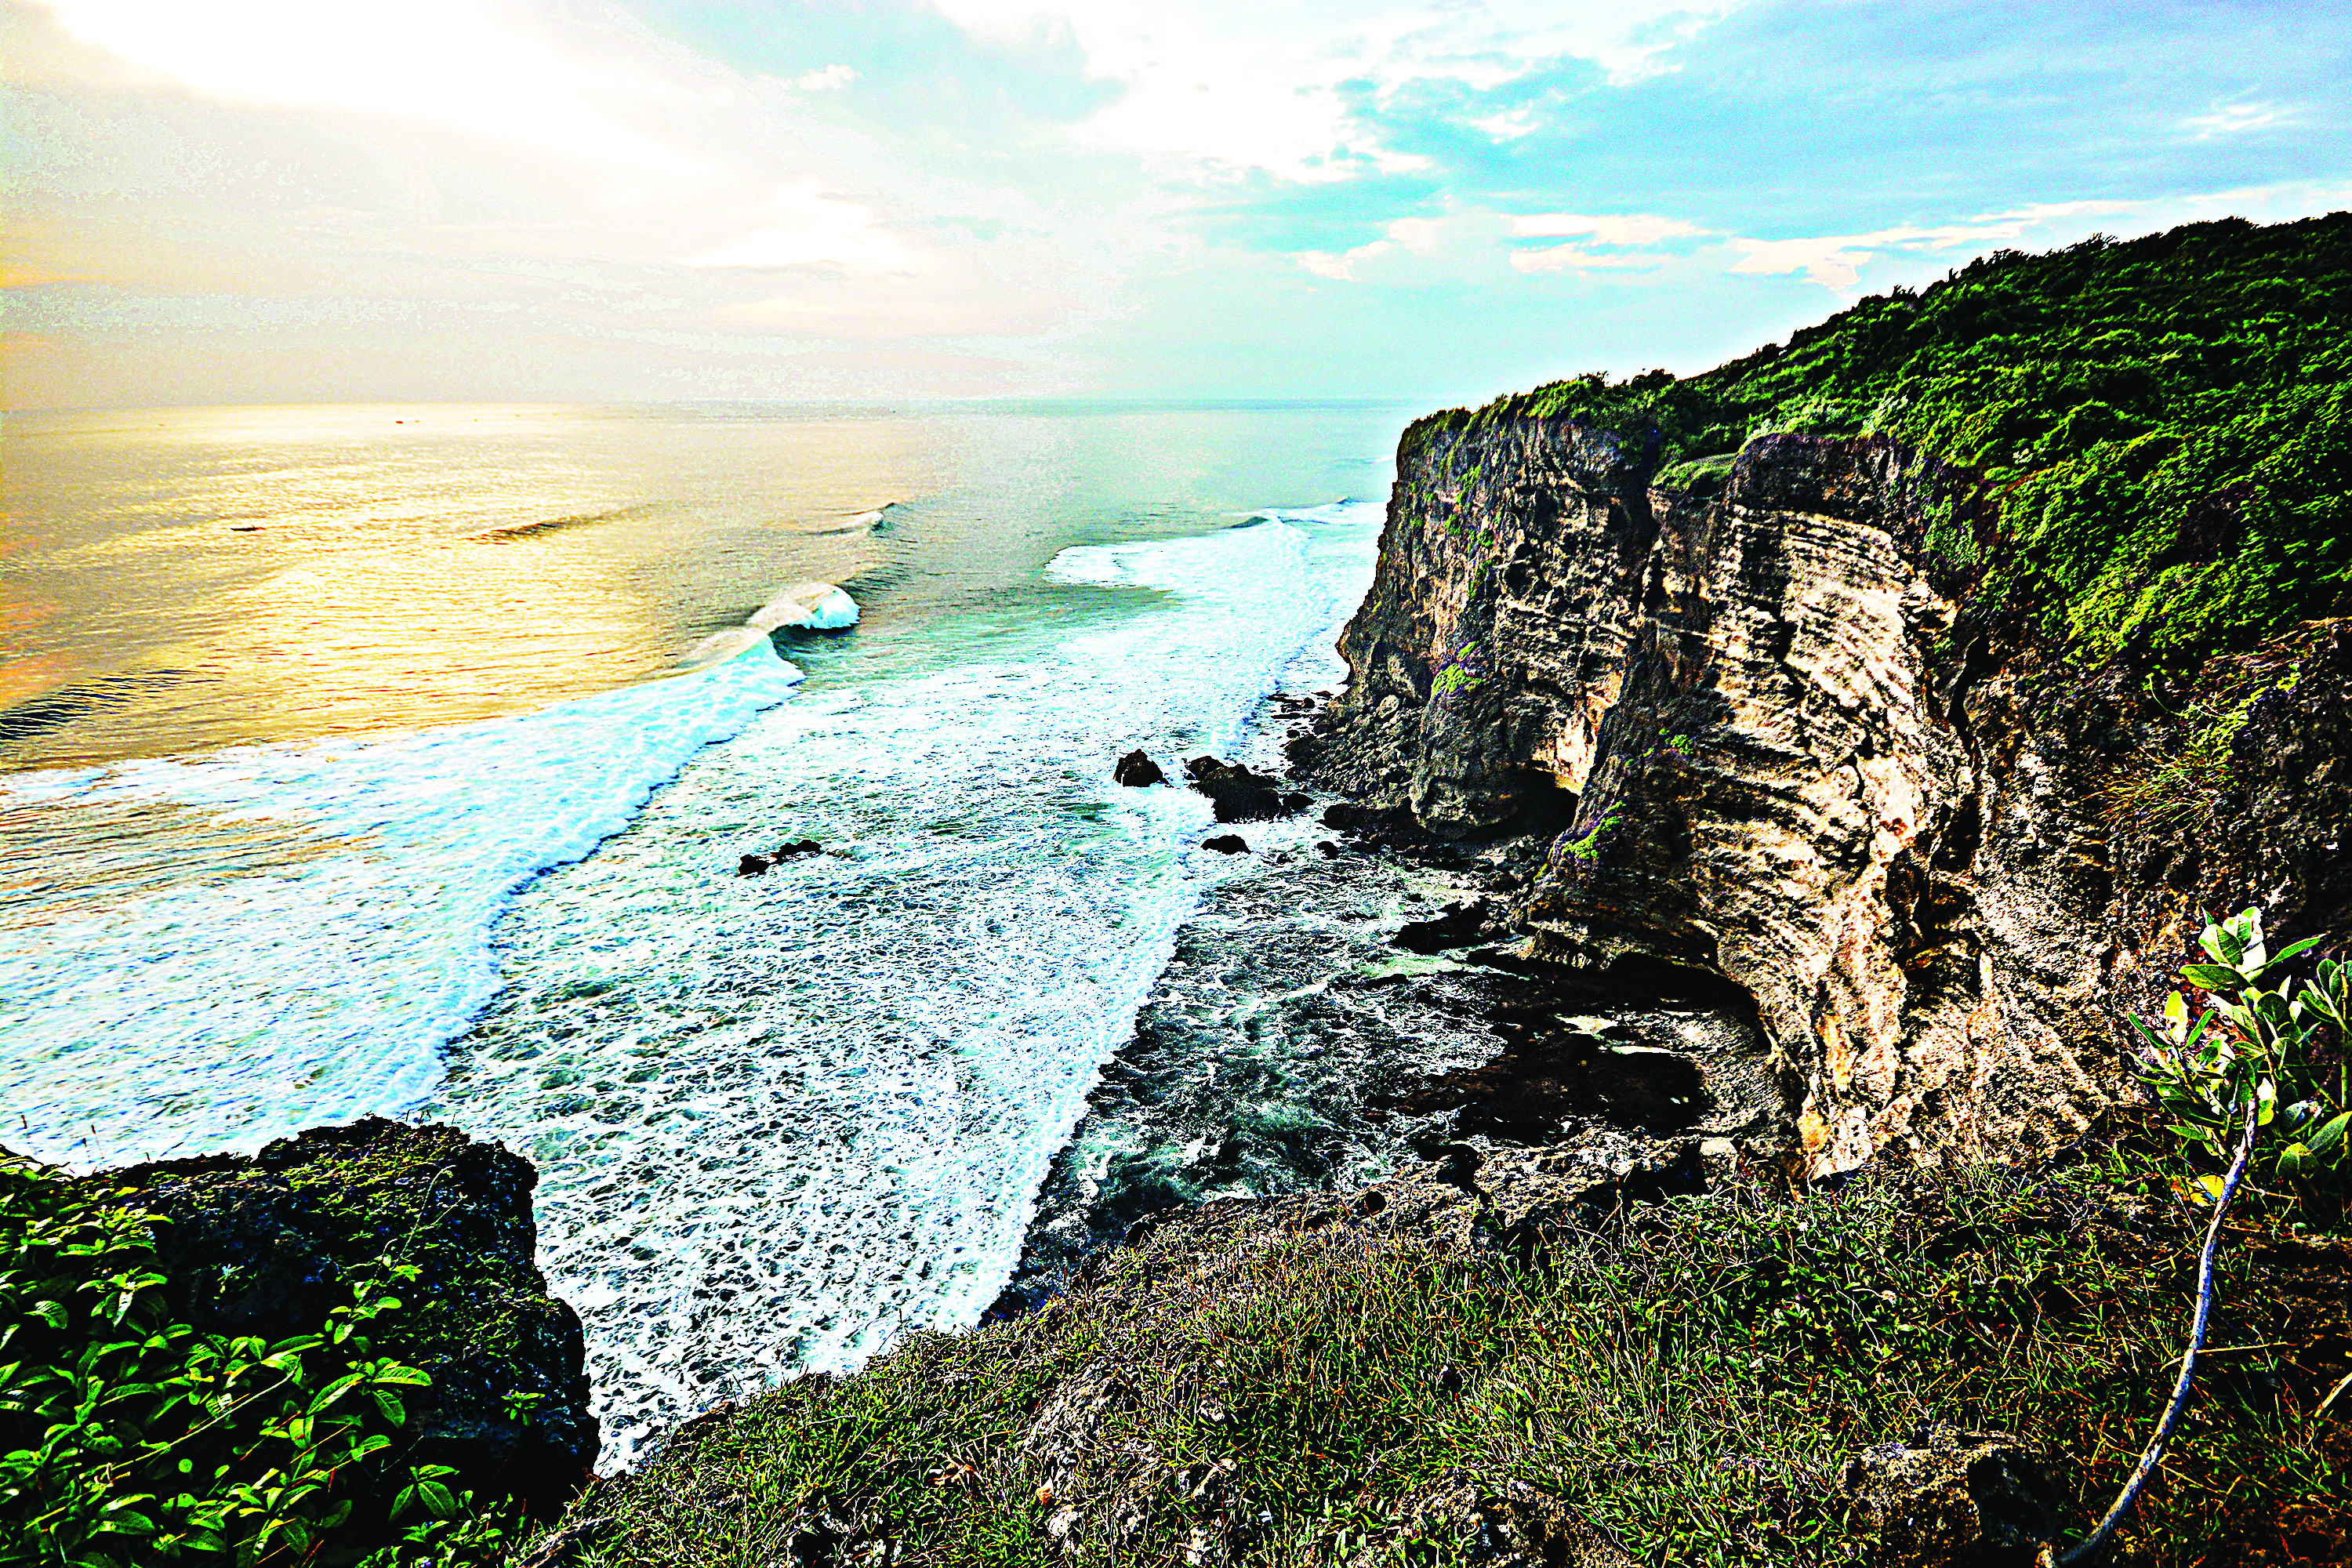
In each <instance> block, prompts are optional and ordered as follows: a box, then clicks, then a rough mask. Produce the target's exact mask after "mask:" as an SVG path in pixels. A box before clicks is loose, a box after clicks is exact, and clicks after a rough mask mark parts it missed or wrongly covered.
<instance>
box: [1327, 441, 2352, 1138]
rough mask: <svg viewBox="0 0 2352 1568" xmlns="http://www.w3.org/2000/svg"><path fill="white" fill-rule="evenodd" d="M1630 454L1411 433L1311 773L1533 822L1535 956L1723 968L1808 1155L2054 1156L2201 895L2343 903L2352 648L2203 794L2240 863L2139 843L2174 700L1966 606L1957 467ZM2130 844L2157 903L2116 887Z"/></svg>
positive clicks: (1986, 531)
mask: <svg viewBox="0 0 2352 1568" xmlns="http://www.w3.org/2000/svg"><path fill="white" fill-rule="evenodd" d="M1652 466H1653V455H1652V454H1651V452H1650V451H1649V450H1647V449H1646V448H1645V447H1643V444H1642V443H1640V442H1638V441H1635V440H1629V439H1627V438H1624V437H1620V436H1617V435H1615V434H1612V432H1609V431H1606V430H1601V429H1598V428H1595V427H1593V426H1589V425H1585V424H1582V423H1580V422H1578V421H1576V420H1573V419H1569V418H1558V419H1538V418H1505V419H1500V420H1493V421H1489V422H1486V423H1483V424H1472V425H1470V426H1467V427H1464V426H1461V425H1460V424H1459V422H1445V421H1432V422H1424V423H1423V425H1421V426H1415V427H1414V429H1412V430H1411V431H1408V432H1407V434H1406V437H1405V439H1404V441H1403V443H1402V445H1401V447H1400V450H1399V459H1398V476H1397V482H1396V487H1395V489H1394V492H1393V494H1392V497H1391V502H1390V510H1389V517H1388V523H1387V528H1386V531H1385V533H1384V535H1383V538H1382V543H1381V560H1380V565H1379V569H1378V574H1377V576H1376V579H1375V582H1374V584H1373V587H1372V590H1371V592H1370V595H1368V597H1367V598H1366V600H1365V603H1364V605H1363V607H1362V608H1361V609H1360V611H1359V613H1358V614H1357V616H1356V617H1355V618H1354V620H1353V621H1352V622H1351V623H1350V624H1349V626H1348V629H1347V631H1346V633H1345V635H1344V636H1343V637H1342V639H1341V642H1340V651H1341V653H1342V654H1343V655H1344V657H1345V658H1347V660H1348V662H1349V666H1350V668H1351V669H1352V671H1353V676H1354V679H1353V680H1352V682H1351V684H1350V685H1349V689H1348V690H1347V691H1346V692H1345V693H1344V694H1343V696H1342V697H1341V698H1340V700H1339V701H1338V702H1337V703H1336V704H1335V705H1334V707H1333V709H1332V710H1331V713H1330V715H1329V718H1328V721H1327V722H1326V724H1325V726H1324V727H1323V729H1322V731H1320V732H1319V733H1318V736H1316V737H1315V738H1314V739H1313V740H1312V741H1311V742H1309V743H1308V744H1307V746H1305V747H1304V748H1302V752H1301V760H1302V762H1303V763H1305V765H1306V767H1307V771H1308V772H1309V773H1310V774H1311V775H1313V776H1315V777H1318V779H1319V780H1321V781H1322V782H1324V783H1326V784H1331V785H1334V786H1336V787H1339V788H1341V789H1344V790H1347V791H1349V793H1351V794H1353V795H1356V796H1358V797H1359V798H1360V799H1361V800H1362V801H1364V802H1365V803H1366V804H1367V805H1370V806H1373V807H1376V808H1383V809H1391V810H1398V809H1402V810H1409V811H1410V812H1411V813H1412V815H1413V816H1414V817H1415V818H1416V819H1417V820H1418V821H1419V822H1420V824H1421V825H1422V826H1424V827H1425V828H1427V829H1429V830H1431V831H1433V832H1436V833H1439V834H1443V835H1447V836H1453V837H1471V836H1476V835H1481V834H1489V833H1496V832H1505V831H1511V830H1514V829H1517V830H1526V829H1527V828H1528V827H1530V826H1536V827H1540V828H1541V829H1542V830H1544V831H1545V832H1546V833H1547V834H1548V836H1550V837H1551V838H1552V842H1551V845H1550V849H1549V854H1548V855H1547V857H1546V858H1545V861H1544V864H1543V867H1542V868H1541V869H1540V870H1539V871H1538V873H1537V875H1536V876H1535V878H1534V879H1533V882H1532V885H1531V886H1530V887H1528V889H1525V890H1524V892H1523V894H1522V895H1521V897H1520V899H1519V900H1518V901H1517V905H1516V907H1515V909H1514V910H1513V917H1514V919H1515V921H1516V923H1517V928H1518V930H1519V931H1520V932H1521V934H1522V935H1523V937H1524V938H1525V943H1526V945H1525V949H1524V951H1525V953H1526V955H1527V956H1528V957H1529V958H1530V959H1533V960H1536V961H1538V962H1543V963H1556V964H1560V965H1565V966H1568V967H1570V968H1573V969H1577V970H1580V971H1585V972H1588V973H1590V972H1599V973H1609V972H1612V971H1617V972H1628V973H1631V972H1638V971H1640V970H1642V969H1644V968H1648V969H1652V970H1654V969H1656V968H1657V967H1659V966H1667V967H1671V968H1674V969H1678V970H1683V971H1688V972H1697V973H1705V974H1708V975H1715V976H1721V977H1722V978H1725V979H1727V980H1730V981H1732V982H1734V983H1735V984H1738V985H1739V986H1740V987H1742V988H1744V989H1745V990H1746V991H1747V992H1748V994H1750V995H1751V996H1752V997H1753V998H1754V999H1755V1002H1756V1005H1757V1011H1758V1016H1759V1023H1760V1025H1761V1027H1762V1029H1763V1031H1764V1034H1765V1036H1766V1037H1767V1039H1768V1040H1769V1043H1770V1046H1771V1047H1772V1049H1773V1052H1774V1060H1775V1065H1776V1068H1777V1072H1778V1076H1779V1078H1780V1081H1781V1083H1782V1085H1783V1087H1784V1089H1785V1091H1786V1093H1787V1095H1788V1099H1789V1105H1790V1115H1791V1122H1792V1126H1791V1142H1792V1147H1793V1148H1794V1149H1795V1151H1796V1153H1797V1157H1798V1160H1799V1163H1801V1166H1802V1167H1803V1168H1804V1169H1805V1170H1806V1171H1807V1172H1809V1173H1822V1172H1827V1171H1832V1170H1839V1169H1846V1168H1851V1167H1853V1166H1855V1165H1858V1164H1861V1163H1865V1162H1868V1161H1870V1160H1873V1159H1875V1158H1881V1157H1892V1158H1912V1159H1927V1158H1935V1159H1948V1158H1993V1159H2008V1158H2015V1157H2021V1156H2027V1155H2031V1154H2032V1153H2033V1152H2036V1151H2039V1150H2042V1149H2046V1148H2047V1147H2049V1146H2050V1145H2051V1144H2052V1143H2053V1142H2056V1141H2059V1140H2062V1139H2063V1138H2065V1137H2066V1136H2069V1135H2071V1134H2072V1133H2073V1132H2074V1131H2077V1130H2079V1129H2080V1128H2081V1127H2083V1126H2084V1124H2085V1123H2086V1122H2087V1121H2088V1120H2089V1119H2090V1118H2091V1117H2092V1116H2093V1115H2094V1114H2095V1113H2096V1111H2097V1110H2099V1109H2101V1108H2102V1107H2103V1106H2104V1105H2105V1104H2107V1103H2109V1102H2110V1101H2111V1100H2113V1099H2114V1098H2115V1097H2116V1096H2117V1095H2118V1094H2121V1093H2124V1092H2126V1085H2127V1081H2128V1080H2127V1076H2126V1073H2125V1071H2124V1062H2123V1056H2122V1035H2121V1026H2120V1023H2119V1018H2118V1011H2119V1006H2120V1005H2121V1004H2122V1003H2124V1002H2126V1001H2130V1000H2133V999H2135V998H2136V997H2137V994H2138V993H2140V992H2142V991H2145V990H2147V988H2148V986H2149V985H2150V984H2152V983H2153V981H2154V979H2155V978H2158V977H2162V976H2168V974H2169V973H2170V972H2171V968H2172V963H2173V961H2174V960H2175V959H2176V958H2178V957H2179V956H2181V954H2180V952H2179V949H2180V947H2181V941H2182V937H2183V935H2184V932H2185V931H2186V922H2187V921H2189V919H2191V918H2193V915H2194V909H2193V907H2192V906H2193V905H2194V904H2195V903H2196V902H2197V901H2198V900H2199V899H2200V898H2203V899H2207V900H2210V902H2211V903H2212V904H2213V906H2214V907H2219V906H2220V905H2221V904H2222V903H2224V902H2226V901H2228V900H2231V899H2234V898H2238V897H2247V898H2252V897H2260V898H2261V899H2262V900H2263V901H2264V902H2265V904H2266V906H2267V907H2268V908H2269V909H2270V910H2272V911H2273V926H2274V928H2275V929H2282V930H2289V931H2293V930H2294V929H2297V928H2307V929H2324V928H2325V927H2326V925H2327V924H2328V922H2330V921H2341V920H2342V919H2343V918H2344V914H2345V909H2344V906H2345V903H2346V901H2347V888H2346V886H2345V885H2344V884H2345V881H2346V877H2345V874H2344V873H2342V872H2341V871H2339V870H2337V869H2336V866H2337V865H2338V864H2339V863H2340V861H2341V857H2338V856H2336V855H2334V854H2333V853H2332V852H2329V853H2319V852H2316V851H2315V850H2313V849H2308V848H2303V847H2294V846H2295V845H2296V844H2297V841H2298V840H2309V839H2313V838H2314V837H2316V838H2317V839H2318V840H2321V841H2326V840H2331V839H2332V838H2333V837H2334V836H2335V834H2336V832H2337V831H2339V830H2340V827H2341V825H2342V823H2343V821H2344V817H2345V813H2344V811H2343V809H2342V807H2343V805H2344V803H2343V801H2342V800H2340V799H2337V798H2336V797H2337V796H2340V795H2344V794H2345V793H2346V792H2347V788H2352V785H2347V782H2346V781H2345V780H2342V779H2338V778H2337V777H2336V773H2337V772H2338V771H2341V772H2345V773H2352V765H2347V764H2345V763H2342V762H2341V761H2340V759H2341V758H2342V757H2343V755H2344V752H2345V746H2344V740H2345V737H2346V735H2347V731H2352V723H2347V719H2346V717H2345V715H2346V714H2347V712H2352V703H2347V692H2352V679H2347V676H2352V651H2347V646H2346V639H2345V638H2344V637H2342V636H2340V635H2330V636H2329V637H2323V638H2321V639H2319V641H2318V642H2317V644H2316V645H2315V647H2313V648H2312V649H2311V651H2310V652H2308V653H2307V654H2306V655H2305V657H2304V661H2303V662H2304V664H2305V665H2306V666H2308V667H2309V669H2308V674H2309V676H2310V679H2294V677H2293V672H2292V671H2290V672H2287V673H2286V674H2285V675H2283V676H2282V677H2281V684H2282V686H2283V687H2284V689H2280V690H2277V691H2274V692H2273V694H2272V695H2271V696H2268V697H2265V698H2263V699H2262V700H2259V701H2257V702H2256V704H2255V705H2254V708H2253V710H2252V716H2251V718H2250V719H2249V721H2248V723H2247V731H2246V732H2247V734H2249V735H2252V736H2268V737H2270V742H2269V744H2270V745H2271V746H2272V748H2273V752H2275V753H2276V754H2264V755H2260V756H2257V755H2253V754H2252V752H2249V753H2248V754H2247V755H2246V756H2245V757H2244V758H2243V759H2242V762H2243V763H2244V766H2243V767H2242V768H2241V769H2240V771H2239V773H2238V774H2237V775H2233V777H2234V778H2235V779H2236V780H2237V781H2238V783H2237V784H2235V785H2234V786H2233V787H2240V788H2242V791H2243V793H2244V794H2245V795H2246V798H2245V799H2244V800H2243V801H2239V802H2236V803H2234V804H2233V803H2231V802H2224V803H2223V806H2224V807H2225V808H2227V814H2228V815H2230V816H2231V820H2232V821H2233V822H2238V823H2240V831H2239V834H2238V836H2239V837H2248V836H2249V834H2248V832H2246V831H2244V830H2243V829H2244V826H2245V825H2246V824H2249V823H2251V824H2254V825H2256V826H2254V828H2253V829H2252V833H2253V835H2255V836H2258V837H2260V838H2261V839H2262V841H2263V842H2262V846H2256V845H2253V844H2248V845H2246V846H2243V847H2242V851H2241V852H2240V853H2238V854H2237V855H2236V856H2235V857H2234V858H2233V857H2232V856H2231V854H2230V853H2228V852H2226V850H2225V849H2224V848H2223V847H2221V845H2220V843H2219V842H2218V838H2217V841H2216V843H2214V844H2212V845H2206V844H2202V843H2200V844H2186V845H2185V844H2183V843H2182V842H2180V841H2179V837H2178V835H2177V834H2176V835H2175V836H2173V837H2170V838H2168V837H2166V836H2165V835H2163V834H2158V835H2156V836H2154V839H2153V840H2151V841H2147V842H2140V841H2138V840H2134V839H2132V837H2131V835H2130V834H2129V833H2127V832H2117V831H2116V830H2114V829H2112V828H2111V826H2110V825H2109V823H2108V821H2107V818H2106V815H2105V812H2104V811H2103V810H2102V808H2101V805H2100V803H2099V801H2098V799H2097V796H2098V792H2099V790H2100V788H2101V787H2102V784H2103V783H2104V782H2105V779H2106V778H2107V777H2108V776H2109V775H2110V774H2111V773H2113V772H2114V770H2115V769H2116V767H2117V766H2118V765H2120V764H2121V763H2124V762H2125V761H2126V760H2127V758H2128V757H2129V756H2130V755H2131V754H2132V753H2133V752H2134V750H2135V748H2141V749H2145V748H2146V747H2147V745H2149V744H2150V743H2152V738H2153V741H2154V742H2160V739H2161V737H2160V735H2158V734H2157V733H2156V731H2159V730H2160V729H2161V726H2162V722H2163V713H2162V710H2161V708H2160V705H2156V704H2153V703H2152V702H2151V701H2150V700H2148V699H2147V698H2146V697H2145V696H2144V695H2136V694H2137V693H2142V692H2144V689H2145V688H2144V686H2143V685H2142V684H2140V683H2137V682H2136V681H2135V680H2133V679H2128V678H2126V677H2124V676H2122V675H2120V674H2116V673H2111V674H2110V675H2109V677H2108V678H2107V679H2105V680H2103V681H2096V682H2087V683H2084V682H2078V681H2077V680H2076V679H2075V678H2074V677H2073V676H2072V675H2070V674H2069V673H2068V672H2066V671H2064V670H2063V669H2062V668H2058V667H2057V666H2056V665H2054V664H2053V663H2052V662H2051V661H2049V660H2048V659H2047V658H2045V657H2044V656H2043V654H2042V652H2041V650H2038V649H2037V648H2036V647H2034V645H2033V643H2032V639H2031V638H2030V637H2024V636H2022V635H2019V634H2011V635H2009V636H2008V637H1995V636H1992V635H1990V634H1989V633H1987V632H1986V631H1985V630H1983V629H1982V628H1981V627H1979V626H1977V625H1975V624H1974V623H1973V622H1972V620H1971V619H1970V617H1969V616H1964V615H1963V614H1962V604H1963V600H1964V596H1965V591H1966V589H1967V587H1968V586H1969V582H1968V579H1967V577H1966V576H1965V574H1962V573H1960V572H1958V571H1956V570H1955V569H1954V568H1953V563H1954V561H1955V560H1958V559H1966V558H1968V557H1969V556H1970V555H1972V554H1974V553H1977V552H1981V551H1983V550H1985V549H1989V548H1997V547H1998V538H1999V535H1998V516H1997V511H1996V510H1995V507H1994V503H1993V500H1992V498H1991V497H1990V495H1989V494H1988V492H1987V491H1986V490H1985V489H1984V488H1983V486H1982V485H1981V484H1980V482H1979V479H1978V478H1977V476H1975V475H1974V474H1973V473H1970V472H1969V471H1967V470H1963V469H1956V468H1949V467H1948V466H1946V465H1943V464H1939V463H1937V462H1935V461H1933V460H1929V459H1923V458H1920V457H1919V456H1918V455H1917V454H1916V453H1914V452H1911V451H1909V450H1907V449H1906V448H1904V447H1899V446H1897V445H1896V444H1895V443H1893V442H1890V441H1887V440H1885V439H1883V438H1876V437H1857V438H1819V437H1801V436H1793V435H1780V436H1770V437H1761V438H1759V439H1758V440H1755V441H1752V442H1750V443H1749V444H1748V447H1747V448H1746V449H1745V450H1744V451H1742V452H1741V453H1740V454H1739V456H1738V460H1737V462H1736V463H1735V464H1733V465H1732V466H1731V468H1730V469H1729V472H1728V475H1727V477H1725V478H1724V479H1721V480H1719V481H1718V486H1717V488H1713V489H1700V490H1684V491H1667V490H1654V489H1652V488H1651V487H1650V483H1649V480H1650V475H1651V469H1652ZM2285 730H2291V731H2294V733H2296V734H2297V735H2299V736H2301V737H2303V738H2302V739H2301V740H2299V741H2297V742H2293V743H2291V744H2286V745H2285V746H2284V750H2283V751H2282V750H2280V749H2279V748H2280V746H2281V740H2280V736H2281V731H2285ZM2244 749H2245V748H2244V747H2243V746H2242V750H2244ZM2331 791H2332V792H2334V794H2330V792H2331ZM2222 814H2223V813H2222V812H2219V811H2217V813H2216V816H2217V817H2218V816H2220V815H2222ZM1562 824H1564V825H1565V826H1561V825H1562ZM2140 837H2141V839H2148V837H2149V836H2147V835H2145V834H2143V835H2141V836H2140ZM2209 837H2212V836H2209ZM2119 855H2129V856H2132V857H2135V858H2136V863H2135V864H2134V865H2131V866H2128V867H2126V866H2119V865H2117V864H2116V858H2117V857H2118V856H2119ZM2149 862H2153V864H2154V867H2155V870H2156V874H2157V876H2158V886H2159V887H2161V888H2166V889H2171V891H2170V893H2169V894H2168V895H2167V896H2163V897H2155V898H2151V897H2150V896H2149V895H2148V894H2147V891H2146V889H2145V888H2144V887H2143V888H2142V889H2140V890H2139V891H2133V890H2132V889H2133V888H2134V887H2135V886H2136V884H2135V883H2134V880H2133V878H2134V876H2135V875H2137V874H2139V873H2142V872H2144V871H2146V870H2147V865H2146V864H2145V863H2149ZM2118 872H2123V873H2125V875H2122V876H2118V874H2117V873H2118ZM2143 950H2145V952H2144V951H2143Z"/></svg>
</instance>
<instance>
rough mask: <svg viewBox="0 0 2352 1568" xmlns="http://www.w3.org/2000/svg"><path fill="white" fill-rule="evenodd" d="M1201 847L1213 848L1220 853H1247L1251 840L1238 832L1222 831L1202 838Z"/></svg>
mask: <svg viewBox="0 0 2352 1568" xmlns="http://www.w3.org/2000/svg"><path fill="white" fill-rule="evenodd" d="M1201 847H1202V848H1203V849H1213V850H1215V851H1216V852H1217V853H1218V854H1220V855H1246V854H1248V853H1249V841H1248V840H1247V839H1245V838H1244V837H1242V836H1241V835H1240V834H1238V833H1220V834H1217V835H1215V836H1214V837H1209V838H1203V839H1202V840H1201Z"/></svg>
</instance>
